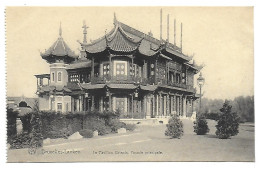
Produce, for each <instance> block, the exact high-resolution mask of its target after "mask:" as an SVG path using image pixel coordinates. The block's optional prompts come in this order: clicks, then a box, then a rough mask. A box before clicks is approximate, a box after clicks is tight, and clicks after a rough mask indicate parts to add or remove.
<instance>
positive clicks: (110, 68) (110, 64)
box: [109, 54, 113, 78]
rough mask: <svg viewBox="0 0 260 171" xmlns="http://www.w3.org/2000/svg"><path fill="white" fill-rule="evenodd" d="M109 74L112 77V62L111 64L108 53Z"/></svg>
mask: <svg viewBox="0 0 260 171" xmlns="http://www.w3.org/2000/svg"><path fill="white" fill-rule="evenodd" d="M109 74H110V77H111V78H112V76H113V64H112V59H111V54H110V55H109Z"/></svg>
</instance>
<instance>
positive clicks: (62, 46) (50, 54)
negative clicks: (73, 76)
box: [41, 28, 78, 62]
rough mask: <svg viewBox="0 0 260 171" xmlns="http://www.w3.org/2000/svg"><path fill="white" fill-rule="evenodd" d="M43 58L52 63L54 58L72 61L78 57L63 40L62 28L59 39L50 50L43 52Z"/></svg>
mask: <svg viewBox="0 0 260 171" xmlns="http://www.w3.org/2000/svg"><path fill="white" fill-rule="evenodd" d="M41 56H42V58H43V59H45V60H47V61H48V62H50V61H52V60H51V58H54V57H65V58H71V60H72V61H73V60H75V59H76V58H77V57H78V56H77V55H76V54H75V53H74V51H72V50H71V49H70V48H69V46H68V45H67V43H66V42H65V41H64V40H63V38H62V32H61V28H60V34H59V37H58V39H57V40H56V41H55V42H54V43H53V44H52V46H51V47H50V48H49V49H47V50H45V52H41ZM71 60H70V61H71Z"/></svg>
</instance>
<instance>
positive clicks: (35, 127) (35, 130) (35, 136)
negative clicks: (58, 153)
mask: <svg viewBox="0 0 260 171" xmlns="http://www.w3.org/2000/svg"><path fill="white" fill-rule="evenodd" d="M31 125H32V131H31V137H32V139H31V142H30V147H31V148H38V147H41V146H42V143H43V136H42V130H41V128H42V123H41V118H40V115H39V114H38V113H33V114H32V118H31Z"/></svg>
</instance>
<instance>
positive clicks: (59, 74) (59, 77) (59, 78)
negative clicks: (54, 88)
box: [58, 72, 61, 81]
mask: <svg viewBox="0 0 260 171" xmlns="http://www.w3.org/2000/svg"><path fill="white" fill-rule="evenodd" d="M58 81H61V72H59V73H58Z"/></svg>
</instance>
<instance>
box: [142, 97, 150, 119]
mask: <svg viewBox="0 0 260 171" xmlns="http://www.w3.org/2000/svg"><path fill="white" fill-rule="evenodd" d="M143 113H144V114H145V115H144V118H150V116H149V115H150V113H148V112H147V101H146V96H144V104H143Z"/></svg>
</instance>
